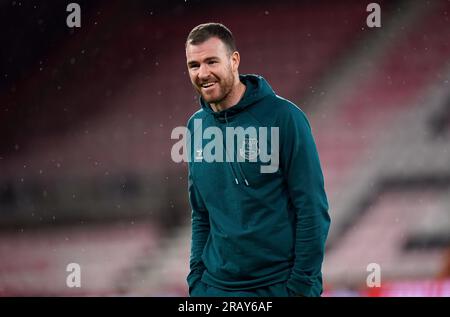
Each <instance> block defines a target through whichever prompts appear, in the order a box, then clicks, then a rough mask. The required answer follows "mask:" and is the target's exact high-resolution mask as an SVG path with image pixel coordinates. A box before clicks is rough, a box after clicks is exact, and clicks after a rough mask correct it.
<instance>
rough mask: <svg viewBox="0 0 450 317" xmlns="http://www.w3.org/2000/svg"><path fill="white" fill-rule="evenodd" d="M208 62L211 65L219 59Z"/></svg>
mask: <svg viewBox="0 0 450 317" xmlns="http://www.w3.org/2000/svg"><path fill="white" fill-rule="evenodd" d="M208 64H209V65H213V64H217V61H209V62H208Z"/></svg>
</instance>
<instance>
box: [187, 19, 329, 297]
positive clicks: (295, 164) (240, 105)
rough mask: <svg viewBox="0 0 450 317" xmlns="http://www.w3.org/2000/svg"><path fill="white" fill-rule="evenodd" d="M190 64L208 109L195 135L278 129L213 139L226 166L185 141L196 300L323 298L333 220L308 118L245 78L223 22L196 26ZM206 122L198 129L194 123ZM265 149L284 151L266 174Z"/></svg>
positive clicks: (260, 82) (200, 114) (261, 83)
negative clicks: (327, 243)
mask: <svg viewBox="0 0 450 317" xmlns="http://www.w3.org/2000/svg"><path fill="white" fill-rule="evenodd" d="M186 59H187V67H188V70H189V76H190V79H191V82H192V85H193V86H194V88H195V90H196V91H197V92H198V93H199V95H200V106H201V109H200V110H199V111H197V112H196V113H195V114H194V115H193V116H192V117H191V118H190V119H189V121H188V125H187V128H188V131H189V134H190V135H194V134H195V133H199V132H200V133H202V132H203V131H196V130H199V129H208V128H211V127H213V128H214V129H220V130H221V131H226V129H227V128H229V127H232V128H234V129H235V131H243V133H244V134H245V131H248V130H249V128H255V129H256V130H257V131H265V130H264V129H261V128H266V129H274V128H275V129H276V131H278V132H279V136H278V135H276V137H275V136H274V135H273V134H270V135H269V134H268V133H265V135H264V136H262V135H258V137H250V136H248V135H237V140H238V142H235V135H233V136H232V138H230V137H229V136H228V139H226V138H224V140H221V142H215V144H220V143H223V144H227V146H223V147H222V146H217V147H216V148H215V149H214V150H215V151H223V152H224V153H223V154H224V156H226V157H227V158H228V159H227V160H225V161H223V162H216V161H213V160H205V159H204V153H206V151H204V152H203V147H204V144H203V142H205V143H206V141H205V140H204V139H202V140H201V142H202V144H196V143H197V142H190V141H189V140H188V142H187V143H188V149H189V151H188V155H189V156H190V157H189V160H188V162H189V164H188V166H189V201H190V204H191V207H192V240H191V257H190V273H189V275H188V277H187V282H188V286H189V294H190V295H191V296H264V297H269V296H320V294H321V293H322V273H321V267H322V261H323V256H324V249H325V241H326V238H327V235H328V229H329V225H330V217H329V214H328V202H327V198H326V194H325V189H324V181H323V175H322V170H321V167H320V161H319V157H318V154H317V150H316V146H315V142H314V139H313V136H312V133H311V128H310V125H309V122H308V120H307V118H306V116H305V114H304V113H303V112H302V111H301V110H300V109H299V108H298V107H297V106H296V105H294V104H293V103H291V102H290V101H288V100H286V99H284V98H281V97H279V96H277V95H276V94H275V93H274V91H273V90H272V88H271V87H270V86H269V84H268V83H267V81H266V80H265V79H264V78H262V77H261V76H257V75H239V72H238V68H239V63H240V55H239V53H238V51H237V49H236V45H235V42H234V38H233V36H232V33H231V32H230V30H229V29H228V28H226V27H225V26H224V25H222V24H219V23H207V24H201V25H199V26H197V27H195V28H194V29H193V30H192V31H191V32H190V34H189V36H188V38H187V41H186ZM199 120H201V123H202V124H201V125H198V124H194V123H195V122H198V121H199ZM259 133H261V132H259ZM220 135H225V136H226V135H227V134H226V133H225V132H224V133H221V134H220ZM211 137H212V136H211ZM261 137H263V138H266V140H265V142H261ZM263 143H266V144H267V146H268V147H269V148H270V151H271V152H272V153H271V154H273V151H279V153H276V154H277V155H276V157H277V158H279V165H277V168H276V170H270V171H269V172H267V173H263V172H262V169H261V165H262V164H263V163H264V162H263V160H261V153H264V151H261V148H260V147H262V146H263ZM229 144H232V145H233V146H231V147H230V146H228V145H229Z"/></svg>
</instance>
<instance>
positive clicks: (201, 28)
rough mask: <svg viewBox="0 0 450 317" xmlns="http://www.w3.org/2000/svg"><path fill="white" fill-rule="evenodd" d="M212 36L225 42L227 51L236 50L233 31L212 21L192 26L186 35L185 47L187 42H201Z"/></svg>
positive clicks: (196, 43) (195, 43) (194, 43)
mask: <svg viewBox="0 0 450 317" xmlns="http://www.w3.org/2000/svg"><path fill="white" fill-rule="evenodd" d="M212 37H217V38H219V40H221V41H222V42H223V43H224V44H225V46H226V48H227V49H228V51H229V53H233V52H234V51H236V43H235V41H234V37H233V33H231V31H230V30H229V29H228V28H227V27H226V26H225V25H223V24H221V23H213V22H210V23H203V24H200V25H197V26H196V27H195V28H193V29H192V31H191V32H190V33H189V35H188V37H187V40H186V47H187V45H188V44H191V45H198V44H201V43H203V42H205V41H207V40H209V39H210V38H212Z"/></svg>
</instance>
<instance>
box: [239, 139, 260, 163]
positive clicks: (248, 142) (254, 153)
mask: <svg viewBox="0 0 450 317" xmlns="http://www.w3.org/2000/svg"><path fill="white" fill-rule="evenodd" d="M239 155H240V156H241V157H242V158H243V159H245V160H248V161H253V160H255V159H256V158H257V157H258V155H259V148H258V139H256V138H245V139H244V140H243V141H242V143H241V147H240V148H239Z"/></svg>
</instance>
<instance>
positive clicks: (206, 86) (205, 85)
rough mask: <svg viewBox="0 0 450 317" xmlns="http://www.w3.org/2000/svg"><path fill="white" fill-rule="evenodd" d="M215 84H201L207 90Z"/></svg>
mask: <svg viewBox="0 0 450 317" xmlns="http://www.w3.org/2000/svg"><path fill="white" fill-rule="evenodd" d="M214 84H215V83H207V84H202V87H203V88H208V87H211V86H212V85H214Z"/></svg>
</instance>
